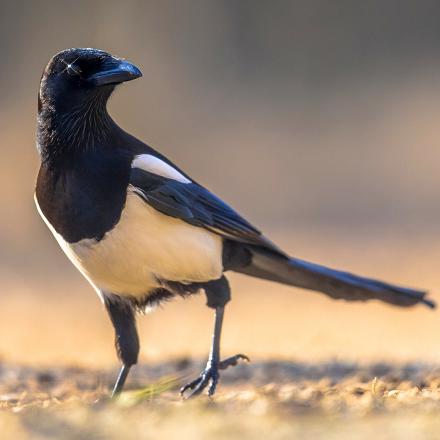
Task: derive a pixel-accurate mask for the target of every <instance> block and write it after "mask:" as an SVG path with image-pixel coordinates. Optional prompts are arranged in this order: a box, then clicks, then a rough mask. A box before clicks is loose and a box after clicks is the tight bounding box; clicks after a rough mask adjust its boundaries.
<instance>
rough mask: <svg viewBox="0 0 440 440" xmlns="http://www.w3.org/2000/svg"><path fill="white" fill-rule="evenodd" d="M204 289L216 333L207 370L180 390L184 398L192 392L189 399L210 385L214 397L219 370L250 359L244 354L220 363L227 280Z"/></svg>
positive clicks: (211, 283)
mask: <svg viewBox="0 0 440 440" xmlns="http://www.w3.org/2000/svg"><path fill="white" fill-rule="evenodd" d="M204 289H205V293H206V296H207V299H208V303H207V304H208V307H211V308H214V309H215V321H214V333H213V335H212V345H211V351H210V354H209V358H208V363H207V364H206V368H205V370H204V371H203V372H202V374H201V375H200V376H199V377H198V378H197V379H195V380H193V381H192V382H189V383H188V384H186V385H185V386H183V387H182V388H181V390H180V394H181V395H182V396H183V395H184V394H185V392H186V391H188V390H191V393H189V395H188V396H187V398H190V397H194V396H197V395H198V394H200V393H201V392H202V391H203V390H204V389H205V388H206V387H207V386H208V384H209V388H208V395H209V396H212V395H213V394H214V393H215V389H216V387H217V383H218V380H219V377H220V374H219V370H225V369H226V368H228V367H230V366H234V365H237V362H238V361H239V360H240V359H243V360H246V361H248V362H249V358H248V357H247V356H245V355H244V354H236V355H235V356H232V357H230V358H227V359H225V360H223V361H220V338H221V332H222V325H223V316H224V312H225V304H226V303H227V302H228V301H229V300H230V298H231V296H230V288H229V283H228V281H227V279H226V278H225V277H222V278H220V279H219V280H216V281H211V282H210V283H206V285H205V286H204Z"/></svg>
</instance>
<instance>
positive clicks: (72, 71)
mask: <svg viewBox="0 0 440 440" xmlns="http://www.w3.org/2000/svg"><path fill="white" fill-rule="evenodd" d="M66 72H67V73H68V74H69V75H70V76H81V69H80V68H79V67H78V66H77V65H76V64H67V66H66Z"/></svg>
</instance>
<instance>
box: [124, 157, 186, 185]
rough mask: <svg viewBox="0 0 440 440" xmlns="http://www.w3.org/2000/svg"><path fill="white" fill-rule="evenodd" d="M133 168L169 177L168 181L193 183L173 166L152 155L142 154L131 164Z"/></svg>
mask: <svg viewBox="0 0 440 440" xmlns="http://www.w3.org/2000/svg"><path fill="white" fill-rule="evenodd" d="M131 167H132V168H139V169H141V170H144V171H148V172H149V173H153V174H156V175H158V176H162V177H167V178H168V179H173V180H177V181H178V182H182V183H191V180H189V179H188V178H186V177H185V176H184V175H183V174H182V173H180V172H179V171H177V170H176V169H175V168H173V167H172V166H171V165H168V164H167V163H166V162H164V161H163V160H161V159H159V158H158V157H155V156H153V155H151V154H140V155H138V156H136V157H135V158H134V160H133V162H132V163H131Z"/></svg>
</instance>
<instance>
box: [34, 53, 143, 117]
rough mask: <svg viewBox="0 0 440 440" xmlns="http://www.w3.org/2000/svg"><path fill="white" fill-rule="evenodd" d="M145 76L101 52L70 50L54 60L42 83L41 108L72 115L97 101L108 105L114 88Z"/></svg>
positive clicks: (133, 67) (51, 61)
mask: <svg viewBox="0 0 440 440" xmlns="http://www.w3.org/2000/svg"><path fill="white" fill-rule="evenodd" d="M140 76H142V73H141V71H140V70H139V69H138V68H137V67H136V66H135V65H133V64H131V63H129V62H128V61H125V60H122V59H120V58H117V57H115V56H112V55H110V54H109V53H107V52H104V51H102V50H98V49H91V48H82V49H78V48H75V49H67V50H63V51H62V52H59V53H57V54H56V55H54V56H53V57H52V59H51V60H50V61H49V63H48V65H47V66H46V68H45V70H44V72H43V75H42V77H41V83H40V93H39V101H38V107H39V111H41V110H42V109H43V108H44V106H45V105H48V106H51V107H52V108H56V110H57V111H63V110H66V111H69V110H71V109H75V108H77V107H80V106H81V105H83V104H87V105H88V104H89V103H90V102H94V101H98V100H99V101H104V102H106V101H107V99H108V97H109V96H110V95H111V93H112V91H113V90H114V88H115V86H116V85H118V84H120V83H123V82H126V81H131V80H133V79H136V78H139V77H140Z"/></svg>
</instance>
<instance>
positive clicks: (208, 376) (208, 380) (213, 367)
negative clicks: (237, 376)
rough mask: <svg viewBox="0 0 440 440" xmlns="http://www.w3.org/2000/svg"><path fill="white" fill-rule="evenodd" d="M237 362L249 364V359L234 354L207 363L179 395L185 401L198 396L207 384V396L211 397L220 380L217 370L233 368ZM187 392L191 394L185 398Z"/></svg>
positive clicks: (242, 355)
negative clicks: (221, 359) (216, 361)
mask: <svg viewBox="0 0 440 440" xmlns="http://www.w3.org/2000/svg"><path fill="white" fill-rule="evenodd" d="M239 360H244V361H246V362H250V359H249V358H248V357H247V356H246V355H244V354H236V355H235V356H231V357H229V358H227V359H224V360H223V361H221V362H218V363H212V361H211V362H208V365H207V366H206V368H205V370H204V371H203V372H202V373H201V374H200V376H199V377H198V378H197V379H195V380H193V381H192V382H189V383H187V384H186V385H184V386H183V387H182V388H181V389H180V395H181V396H182V397H183V398H185V399H191V398H192V397H195V396H197V395H199V394H200V393H201V392H202V391H203V390H204V389H205V388H206V387H207V385H208V384H209V388H208V396H210V397H211V396H213V395H214V393H215V390H216V388H217V384H218V380H219V378H220V375H219V372H218V370H225V369H226V368H228V367H233V366H235V365H237V363H238V361H239ZM188 390H191V392H190V393H189V394H188V395H187V396H185V393H186V392H187V391H188Z"/></svg>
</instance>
